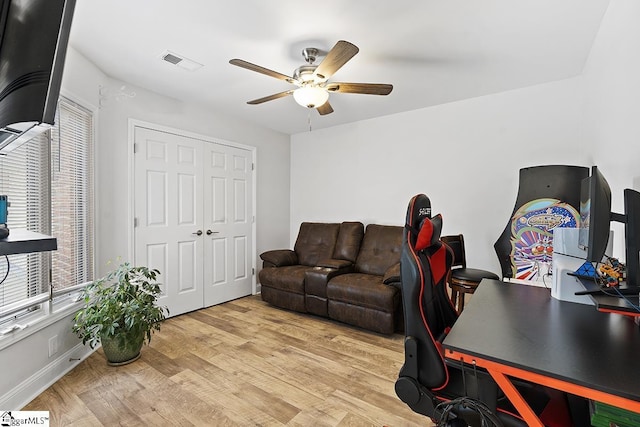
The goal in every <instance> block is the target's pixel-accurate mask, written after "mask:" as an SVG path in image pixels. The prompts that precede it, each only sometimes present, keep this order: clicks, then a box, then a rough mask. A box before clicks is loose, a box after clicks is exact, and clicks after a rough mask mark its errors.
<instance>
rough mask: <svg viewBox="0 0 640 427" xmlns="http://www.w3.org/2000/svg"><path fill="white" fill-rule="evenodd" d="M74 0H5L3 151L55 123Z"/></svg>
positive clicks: (0, 57) (0, 62) (0, 43)
mask: <svg viewBox="0 0 640 427" xmlns="http://www.w3.org/2000/svg"><path fill="white" fill-rule="evenodd" d="M75 2H76V1H75V0H0V154H6V153H7V152H8V151H10V150H12V149H13V148H15V147H17V146H18V145H20V144H21V143H23V142H26V141H28V140H29V139H31V138H32V137H33V136H35V135H36V134H38V133H40V132H42V131H43V130H46V129H47V128H49V127H50V125H52V124H53V123H54V117H55V111H56V104H57V102H58V96H59V94H60V85H61V82H62V69H63V67H64V61H65V55H66V51H67V44H68V41H69V32H70V29H71V20H72V18H73V11H74V8H75Z"/></svg>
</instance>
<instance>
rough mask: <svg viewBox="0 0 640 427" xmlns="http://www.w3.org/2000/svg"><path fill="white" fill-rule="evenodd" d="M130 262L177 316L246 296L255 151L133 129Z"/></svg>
mask: <svg viewBox="0 0 640 427" xmlns="http://www.w3.org/2000/svg"><path fill="white" fill-rule="evenodd" d="M134 141H135V146H136V153H135V155H134V170H135V172H134V180H135V184H134V191H135V194H134V199H135V201H134V209H135V217H136V223H137V224H136V227H135V230H134V240H135V241H134V247H135V254H134V256H135V263H136V264H138V265H147V266H149V267H151V268H157V269H158V270H160V273H161V276H160V278H159V281H160V282H161V284H162V289H163V294H162V297H161V298H160V301H159V302H160V304H162V305H166V306H167V307H169V310H170V315H171V316H175V315H178V314H182V313H185V312H188V311H193V310H197V309H199V308H202V307H208V306H211V305H214V304H219V303H222V302H225V301H229V300H231V299H235V298H239V297H242V296H246V295H250V294H251V289H252V283H253V276H252V264H253V258H252V253H253V252H252V251H253V249H252V247H251V246H252V241H253V238H252V221H253V207H252V200H253V188H252V183H253V181H252V153H251V152H250V151H249V150H244V149H240V148H236V147H231V146H227V145H223V144H215V143H211V142H207V141H202V140H199V139H195V138H190V137H186V136H180V135H176V134H173V133H169V132H163V131H158V130H151V129H146V128H143V127H135V139H134Z"/></svg>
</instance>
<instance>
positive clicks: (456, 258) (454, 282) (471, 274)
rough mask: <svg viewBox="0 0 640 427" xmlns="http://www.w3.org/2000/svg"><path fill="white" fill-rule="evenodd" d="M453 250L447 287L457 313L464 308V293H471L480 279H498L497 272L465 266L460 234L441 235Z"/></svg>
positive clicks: (465, 258) (462, 242) (465, 256)
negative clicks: (449, 289)
mask: <svg viewBox="0 0 640 427" xmlns="http://www.w3.org/2000/svg"><path fill="white" fill-rule="evenodd" d="M440 240H442V242H443V243H445V244H446V245H447V246H449V248H451V251H452V252H453V264H452V265H451V273H450V274H449V279H448V280H447V281H448V282H449V287H450V288H451V300H452V302H453V305H454V307H455V308H456V311H457V312H458V314H460V313H462V310H464V299H465V295H466V294H473V293H474V292H475V291H476V288H477V287H478V285H479V284H480V282H481V281H482V279H494V280H499V279H500V277H498V275H497V274H495V273H492V272H490V271H487V270H481V269H479V268H468V267H467V255H466V252H465V250H464V237H463V236H462V234H456V235H452V236H442V237H441V239H440Z"/></svg>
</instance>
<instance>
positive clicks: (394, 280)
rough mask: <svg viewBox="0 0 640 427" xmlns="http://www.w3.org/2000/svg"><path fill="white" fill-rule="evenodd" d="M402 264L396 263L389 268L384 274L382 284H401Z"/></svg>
mask: <svg viewBox="0 0 640 427" xmlns="http://www.w3.org/2000/svg"><path fill="white" fill-rule="evenodd" d="M400 282H401V280H400V263H399V262H398V263H396V264H394V265H392V266H391V267H389V268H387V271H385V272H384V277H383V278H382V283H384V284H385V285H396V284H398V283H400ZM396 286H397V285H396Z"/></svg>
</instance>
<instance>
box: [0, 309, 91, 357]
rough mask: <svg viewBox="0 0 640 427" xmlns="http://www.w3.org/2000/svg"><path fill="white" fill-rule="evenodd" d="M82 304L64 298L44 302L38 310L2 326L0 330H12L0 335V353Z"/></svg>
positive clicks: (62, 317) (65, 315) (72, 311)
mask: <svg viewBox="0 0 640 427" xmlns="http://www.w3.org/2000/svg"><path fill="white" fill-rule="evenodd" d="M82 304H83V303H82V301H76V299H75V298H65V299H63V300H61V301H56V302H53V303H50V302H44V303H42V306H41V307H42V308H41V309H40V310H37V311H36V312H34V313H32V314H29V315H26V316H23V317H21V318H20V319H18V320H14V321H12V322H9V323H7V324H4V325H2V328H0V330H3V331H4V330H7V329H12V328H14V329H13V330H12V331H11V332H8V333H5V334H3V335H0V351H2V350H4V349H5V348H7V347H10V346H12V345H13V344H15V343H17V342H20V341H21V340H23V339H25V338H27V337H29V336H31V335H33V334H35V333H37V332H38V331H40V330H42V329H44V328H46V327H48V326H50V325H52V324H54V323H56V322H59V321H60V320H62V319H64V318H65V317H68V316H69V315H71V314H73V313H75V312H76V311H78V310H79V309H80V308H81V307H82ZM69 329H71V324H69Z"/></svg>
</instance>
